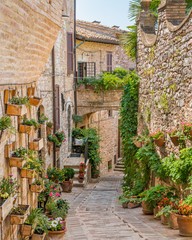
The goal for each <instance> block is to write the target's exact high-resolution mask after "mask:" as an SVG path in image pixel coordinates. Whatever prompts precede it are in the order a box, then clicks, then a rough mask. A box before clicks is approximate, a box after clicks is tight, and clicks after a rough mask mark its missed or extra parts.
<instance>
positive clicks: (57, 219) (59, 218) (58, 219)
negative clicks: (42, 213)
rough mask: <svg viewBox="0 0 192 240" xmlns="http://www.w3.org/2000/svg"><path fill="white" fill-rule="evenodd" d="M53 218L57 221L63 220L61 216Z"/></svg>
mask: <svg viewBox="0 0 192 240" xmlns="http://www.w3.org/2000/svg"><path fill="white" fill-rule="evenodd" d="M55 220H56V221H58V222H59V221H61V220H63V219H62V218H61V217H58V218H56V219H55Z"/></svg>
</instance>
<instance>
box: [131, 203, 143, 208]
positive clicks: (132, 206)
mask: <svg viewBox="0 0 192 240" xmlns="http://www.w3.org/2000/svg"><path fill="white" fill-rule="evenodd" d="M140 206H141V204H140V203H128V208H129V209H132V208H137V207H140Z"/></svg>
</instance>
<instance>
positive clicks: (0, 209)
mask: <svg viewBox="0 0 192 240" xmlns="http://www.w3.org/2000/svg"><path fill="white" fill-rule="evenodd" d="M15 198H16V197H13V196H12V195H10V196H9V197H8V198H7V199H6V201H5V202H4V203H3V204H2V205H1V206H0V221H1V222H2V221H4V220H5V218H6V217H7V215H8V214H9V213H10V211H11V209H12V207H13V203H14V200H15Z"/></svg>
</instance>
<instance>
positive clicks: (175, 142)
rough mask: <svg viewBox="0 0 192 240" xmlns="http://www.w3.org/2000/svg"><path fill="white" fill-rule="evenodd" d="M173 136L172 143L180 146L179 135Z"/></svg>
mask: <svg viewBox="0 0 192 240" xmlns="http://www.w3.org/2000/svg"><path fill="white" fill-rule="evenodd" d="M170 138H171V141H172V143H173V144H174V145H175V146H179V141H178V139H179V138H178V137H170Z"/></svg>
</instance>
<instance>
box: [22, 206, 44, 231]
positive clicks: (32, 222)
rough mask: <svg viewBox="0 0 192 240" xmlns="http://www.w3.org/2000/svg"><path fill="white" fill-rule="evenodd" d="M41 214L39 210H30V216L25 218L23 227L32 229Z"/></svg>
mask: <svg viewBox="0 0 192 240" xmlns="http://www.w3.org/2000/svg"><path fill="white" fill-rule="evenodd" d="M41 214H42V210H41V209H40V208H34V209H31V212H30V214H29V215H28V216H27V219H26V220H25V223H24V224H25V225H32V227H34V225H35V223H37V220H38V217H40V215H41Z"/></svg>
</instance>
